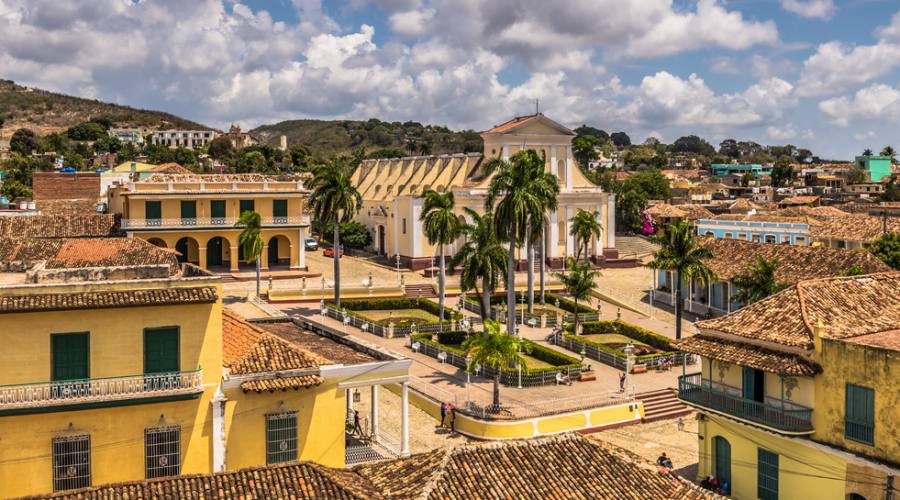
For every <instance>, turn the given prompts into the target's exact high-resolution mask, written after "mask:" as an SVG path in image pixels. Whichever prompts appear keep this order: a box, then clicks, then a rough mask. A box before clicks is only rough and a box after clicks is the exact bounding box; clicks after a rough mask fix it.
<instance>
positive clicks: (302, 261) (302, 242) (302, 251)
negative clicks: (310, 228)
mask: <svg viewBox="0 0 900 500" xmlns="http://www.w3.org/2000/svg"><path fill="white" fill-rule="evenodd" d="M297 265H298V266H300V269H304V268H306V228H305V227H301V228H300V257H299V258H298V259H297Z"/></svg>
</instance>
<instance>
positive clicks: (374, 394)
mask: <svg viewBox="0 0 900 500" xmlns="http://www.w3.org/2000/svg"><path fill="white" fill-rule="evenodd" d="M370 418H371V420H372V438H373V439H376V440H377V439H378V386H377V385H373V386H372V416H371V417H370Z"/></svg>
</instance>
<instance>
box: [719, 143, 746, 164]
mask: <svg viewBox="0 0 900 500" xmlns="http://www.w3.org/2000/svg"><path fill="white" fill-rule="evenodd" d="M719 154H720V155H724V156H727V157H729V158H733V159H738V158H740V157H741V150H740V148H738V142H737V141H736V140H734V139H725V140H724V141H722V142H720V143H719Z"/></svg>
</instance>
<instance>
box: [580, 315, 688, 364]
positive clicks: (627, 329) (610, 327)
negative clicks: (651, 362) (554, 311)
mask: <svg viewBox="0 0 900 500" xmlns="http://www.w3.org/2000/svg"><path fill="white" fill-rule="evenodd" d="M581 326H582V330H581V331H582V333H583V334H585V335H590V334H598V333H599V334H602V333H618V334H620V335H624V336H626V337H628V338H632V339H634V340H637V341H640V342H643V343H644V344H647V345H649V346H650V347H654V348H656V349H659V350H661V351H663V352H662V353H656V354H644V355H641V356H636V359H645V358H651V357H654V356H664V355H667V354H670V353H672V352H675V351H676V349H675V347H674V346H672V340H671V339H669V338H668V337H663V336H662V335H659V334H657V333H653V332H651V331H650V330H647V329H645V328H641V327H639V326H635V325H632V324H629V323H625V322H624V321H619V320H615V321H588V322H585V323H582V325H581ZM565 329H566V332H569V333H567V334H566V338H567V339H569V340H572V341H574V342H579V343H582V344H587V345H590V346H594V347H596V348H598V349H600V350H601V351H605V352H608V353H611V354H615V355H618V356H623V357H624V356H625V352H624V351H622V350H620V349H615V348H612V347H609V346H608V345H606V344H603V343H600V342H595V341H593V340H590V339H586V338H584V337H582V336H578V335H575V334H574V333H572V332H573V331H574V325H573V324H572V323H569V324H567V325H566V328H565Z"/></svg>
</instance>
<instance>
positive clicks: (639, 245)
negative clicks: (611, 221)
mask: <svg viewBox="0 0 900 500" xmlns="http://www.w3.org/2000/svg"><path fill="white" fill-rule="evenodd" d="M616 249H617V250H619V257H620V258H627V257H644V256H647V255H650V254H652V253H653V252H655V251H657V250H659V245H657V244H656V243H653V242H651V241H650V240H648V239H647V238H643V237H641V236H616Z"/></svg>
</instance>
